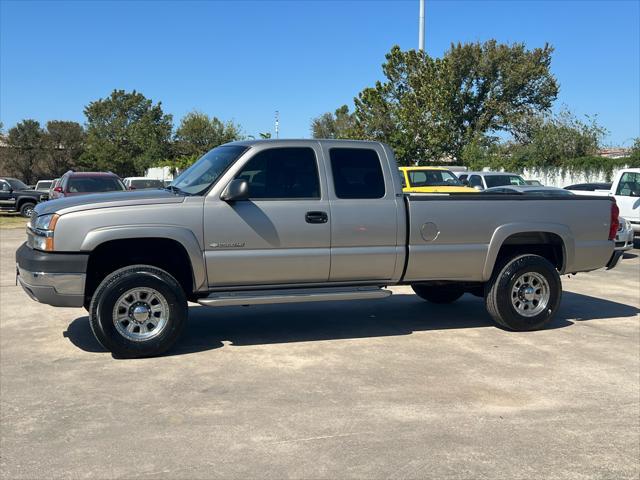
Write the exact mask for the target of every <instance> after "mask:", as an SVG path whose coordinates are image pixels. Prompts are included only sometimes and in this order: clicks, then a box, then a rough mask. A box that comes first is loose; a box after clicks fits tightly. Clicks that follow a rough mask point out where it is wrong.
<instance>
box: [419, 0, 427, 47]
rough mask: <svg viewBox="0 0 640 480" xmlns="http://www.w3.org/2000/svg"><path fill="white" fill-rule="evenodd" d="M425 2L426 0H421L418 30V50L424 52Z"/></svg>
mask: <svg viewBox="0 0 640 480" xmlns="http://www.w3.org/2000/svg"><path fill="white" fill-rule="evenodd" d="M424 2H425V0H420V20H419V23H420V26H419V30H418V50H420V51H421V52H424Z"/></svg>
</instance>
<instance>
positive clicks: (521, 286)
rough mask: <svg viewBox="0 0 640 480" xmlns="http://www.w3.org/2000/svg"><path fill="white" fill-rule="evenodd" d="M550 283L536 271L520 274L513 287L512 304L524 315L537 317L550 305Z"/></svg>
mask: <svg viewBox="0 0 640 480" xmlns="http://www.w3.org/2000/svg"><path fill="white" fill-rule="evenodd" d="M550 298H551V291H550V288H549V283H548V282H547V280H546V279H545V278H544V276H542V275H540V274H539V273H536V272H528V273H523V274H522V275H520V276H519V277H518V278H517V279H516V281H515V282H514V283H513V287H512V288H511V305H512V306H513V308H514V309H515V311H516V312H518V314H520V315H522V316H523V317H535V316H536V315H538V314H540V312H543V311H544V310H545V309H546V308H547V306H548V305H549V299H550Z"/></svg>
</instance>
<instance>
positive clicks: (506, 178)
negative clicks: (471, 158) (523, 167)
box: [484, 175, 527, 188]
mask: <svg viewBox="0 0 640 480" xmlns="http://www.w3.org/2000/svg"><path fill="white" fill-rule="evenodd" d="M484 181H485V182H486V183H487V188H491V187H501V186H503V185H526V184H527V182H525V181H524V178H522V177H521V176H519V175H485V177H484Z"/></svg>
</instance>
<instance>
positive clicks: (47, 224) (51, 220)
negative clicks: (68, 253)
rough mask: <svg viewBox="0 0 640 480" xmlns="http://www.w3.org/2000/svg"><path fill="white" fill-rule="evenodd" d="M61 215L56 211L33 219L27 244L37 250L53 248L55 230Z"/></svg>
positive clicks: (50, 249)
mask: <svg viewBox="0 0 640 480" xmlns="http://www.w3.org/2000/svg"><path fill="white" fill-rule="evenodd" d="M58 218H60V215H57V214H55V213H52V214H49V215H40V216H39V217H35V218H32V219H31V222H30V224H29V228H28V235H27V244H28V245H29V246H31V247H33V248H35V249H36V250H44V251H52V250H53V231H54V230H55V228H56V223H58Z"/></svg>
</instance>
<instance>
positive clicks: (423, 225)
mask: <svg viewBox="0 0 640 480" xmlns="http://www.w3.org/2000/svg"><path fill="white" fill-rule="evenodd" d="M405 202H406V205H407V218H408V225H409V233H408V235H409V239H408V261H407V264H406V268H405V274H404V278H403V281H404V282H407V283H410V282H415V281H421V280H436V279H437V280H458V281H486V280H488V279H489V277H490V276H491V273H492V270H493V264H494V262H495V259H496V257H497V255H498V252H499V250H500V248H501V246H502V245H503V243H504V242H505V241H507V242H508V243H513V244H517V243H521V244H522V243H525V244H526V243H527V242H528V241H530V240H528V238H531V237H534V236H539V235H540V234H548V235H549V236H552V237H551V238H554V239H555V240H557V241H561V242H562V249H563V257H564V258H563V264H562V266H561V268H560V271H561V273H568V272H577V271H588V270H594V269H597V268H601V267H602V266H603V265H605V264H606V263H607V261H608V259H609V257H610V256H611V251H612V247H611V242H610V241H609V240H608V232H609V224H608V222H607V221H603V220H608V219H609V215H610V209H611V200H610V199H609V198H603V197H597V196H562V197H560V196H559V197H533V196H530V195H518V194H495V195H491V194H450V195H433V194H409V195H406V196H405ZM527 232H531V236H530V237H528V235H527Z"/></svg>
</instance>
